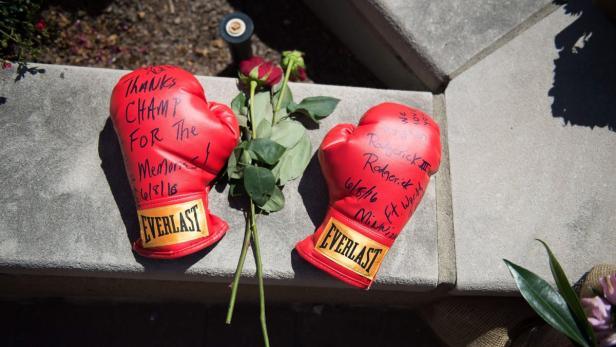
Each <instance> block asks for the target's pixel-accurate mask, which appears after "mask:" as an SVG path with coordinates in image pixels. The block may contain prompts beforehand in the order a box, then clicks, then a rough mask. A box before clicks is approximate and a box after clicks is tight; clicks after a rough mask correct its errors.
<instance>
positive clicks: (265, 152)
mask: <svg viewBox="0 0 616 347" xmlns="http://www.w3.org/2000/svg"><path fill="white" fill-rule="evenodd" d="M248 149H249V150H250V151H252V152H254V153H255V154H256V155H257V156H258V157H259V159H261V160H263V161H264V162H266V163H267V164H269V165H274V164H276V162H277V161H278V159H280V156H282V154H283V153H284V151H285V150H286V149H285V148H284V147H283V146H281V145H279V144H278V143H276V142H274V141H272V140H270V139H254V140H251V141H250V144H249V145H248Z"/></svg>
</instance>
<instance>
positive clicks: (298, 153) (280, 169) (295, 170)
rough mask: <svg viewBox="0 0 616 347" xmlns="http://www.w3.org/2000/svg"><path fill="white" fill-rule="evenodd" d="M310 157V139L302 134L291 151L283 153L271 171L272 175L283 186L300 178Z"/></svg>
mask: <svg viewBox="0 0 616 347" xmlns="http://www.w3.org/2000/svg"><path fill="white" fill-rule="evenodd" d="M311 155H312V145H311V144H310V138H308V135H307V134H306V133H305V132H304V134H303V135H302V137H301V138H300V140H299V142H298V143H297V144H296V145H295V146H294V147H293V148H291V149H289V150H287V151H286V152H284V154H283V155H282V156H281V157H280V160H279V161H278V164H276V166H274V168H273V169H272V173H273V174H274V176H275V177H276V179H277V180H278V183H279V184H280V185H285V184H286V183H287V182H289V181H292V180H294V179H296V178H298V177H300V176H301V175H302V174H303V173H304V170H306V167H307V166H308V163H309V162H310V156H311Z"/></svg>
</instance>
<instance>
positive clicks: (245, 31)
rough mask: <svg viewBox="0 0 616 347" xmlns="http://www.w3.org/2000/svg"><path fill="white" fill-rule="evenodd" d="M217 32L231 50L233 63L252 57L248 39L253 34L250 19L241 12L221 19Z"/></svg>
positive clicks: (252, 24)
mask: <svg viewBox="0 0 616 347" xmlns="http://www.w3.org/2000/svg"><path fill="white" fill-rule="evenodd" d="M218 32H219V33H220V36H221V37H222V39H223V40H225V42H227V44H228V45H229V48H230V49H231V56H232V57H233V63H234V64H239V62H240V61H242V60H245V59H248V58H250V57H252V47H251V44H250V43H251V42H250V38H251V37H252V34H253V32H254V23H253V22H252V19H250V17H248V16H247V15H246V14H244V13H242V12H233V13H230V14H228V15H226V16H224V17H223V18H222V21H220V24H219V25H218Z"/></svg>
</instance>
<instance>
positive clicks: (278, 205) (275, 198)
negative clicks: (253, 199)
mask: <svg viewBox="0 0 616 347" xmlns="http://www.w3.org/2000/svg"><path fill="white" fill-rule="evenodd" d="M283 207H284V195H283V194H282V190H280V188H278V187H276V186H274V191H273V192H272V196H271V197H270V198H269V200H267V202H266V203H265V205H263V206H261V209H262V210H264V211H266V212H276V211H280V210H282V208H283Z"/></svg>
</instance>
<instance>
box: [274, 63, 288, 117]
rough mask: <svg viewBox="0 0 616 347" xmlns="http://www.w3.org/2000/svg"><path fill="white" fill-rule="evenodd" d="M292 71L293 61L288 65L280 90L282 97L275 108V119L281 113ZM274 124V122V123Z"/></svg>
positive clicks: (280, 96) (279, 97)
mask: <svg viewBox="0 0 616 347" xmlns="http://www.w3.org/2000/svg"><path fill="white" fill-rule="evenodd" d="M291 70H293V61H291V62H289V65H287V71H285V73H284V80H283V81H282V87H281V89H280V95H279V96H278V101H276V107H275V108H274V117H276V113H278V111H280V106H281V105H282V99H283V98H284V93H285V91H286V89H287V88H286V87H287V84H288V83H289V77H290V76H291ZM272 124H274V122H273V121H272Z"/></svg>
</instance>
